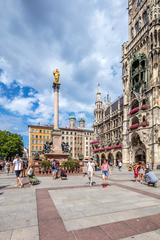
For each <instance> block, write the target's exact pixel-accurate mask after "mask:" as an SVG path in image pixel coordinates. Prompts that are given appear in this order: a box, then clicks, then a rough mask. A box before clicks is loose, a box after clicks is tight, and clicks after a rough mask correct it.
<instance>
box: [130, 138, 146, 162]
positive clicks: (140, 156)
mask: <svg viewBox="0 0 160 240" xmlns="http://www.w3.org/2000/svg"><path fill="white" fill-rule="evenodd" d="M131 143H132V149H133V152H134V159H133V162H145V163H146V147H145V145H144V144H143V142H142V141H141V139H140V136H139V134H138V133H133V134H132V138H131Z"/></svg>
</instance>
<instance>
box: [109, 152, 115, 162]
mask: <svg viewBox="0 0 160 240" xmlns="http://www.w3.org/2000/svg"><path fill="white" fill-rule="evenodd" d="M108 163H109V165H114V156H113V154H112V153H111V152H110V153H109V154H108Z"/></svg>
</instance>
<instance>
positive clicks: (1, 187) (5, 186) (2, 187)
mask: <svg viewBox="0 0 160 240" xmlns="http://www.w3.org/2000/svg"><path fill="white" fill-rule="evenodd" d="M8 186H9V185H4V186H0V189H4V188H7V187H8Z"/></svg>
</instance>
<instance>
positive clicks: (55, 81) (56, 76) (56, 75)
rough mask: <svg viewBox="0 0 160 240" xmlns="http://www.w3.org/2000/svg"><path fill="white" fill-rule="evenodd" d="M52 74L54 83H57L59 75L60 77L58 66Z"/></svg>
mask: <svg viewBox="0 0 160 240" xmlns="http://www.w3.org/2000/svg"><path fill="white" fill-rule="evenodd" d="M53 76H54V83H55V84H59V83H60V81H59V77H60V72H59V70H58V68H56V70H55V71H54V72H53Z"/></svg>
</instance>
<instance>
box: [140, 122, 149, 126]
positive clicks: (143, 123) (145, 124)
mask: <svg viewBox="0 0 160 240" xmlns="http://www.w3.org/2000/svg"><path fill="white" fill-rule="evenodd" d="M148 125H149V123H148V122H142V123H141V126H142V127H147V126H148Z"/></svg>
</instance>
